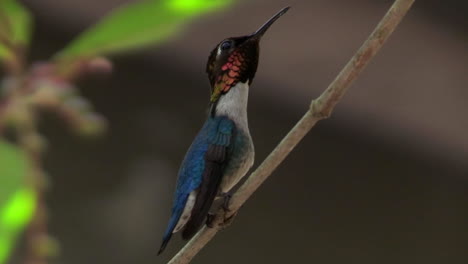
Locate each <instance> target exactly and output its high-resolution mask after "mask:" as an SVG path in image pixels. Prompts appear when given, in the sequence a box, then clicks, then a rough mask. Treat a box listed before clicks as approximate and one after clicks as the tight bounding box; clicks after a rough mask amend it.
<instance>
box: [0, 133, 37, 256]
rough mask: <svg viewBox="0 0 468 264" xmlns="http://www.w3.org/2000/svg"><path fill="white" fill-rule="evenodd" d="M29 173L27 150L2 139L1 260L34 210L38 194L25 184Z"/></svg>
mask: <svg viewBox="0 0 468 264" xmlns="http://www.w3.org/2000/svg"><path fill="white" fill-rule="evenodd" d="M26 173H27V160H26V157H25V155H24V153H23V152H22V151H21V150H19V149H18V148H16V147H15V146H13V145H11V144H9V143H7V142H5V141H2V140H1V139H0V264H3V263H5V262H6V260H7V258H8V256H9V254H10V251H11V249H12V248H13V245H14V243H15V240H16V238H17V236H18V234H19V233H20V232H21V231H22V230H23V228H24V227H25V225H26V224H27V223H28V222H29V220H30V219H31V217H32V214H33V212H34V207H35V196H34V192H33V191H32V190H29V189H28V188H26V187H25V180H26V179H25V177H26Z"/></svg>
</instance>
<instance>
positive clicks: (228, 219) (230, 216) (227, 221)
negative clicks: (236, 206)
mask: <svg viewBox="0 0 468 264" xmlns="http://www.w3.org/2000/svg"><path fill="white" fill-rule="evenodd" d="M236 215H237V211H235V212H232V211H224V214H223V221H222V222H221V223H220V224H219V226H220V229H226V228H228V227H229V226H230V225H231V224H232V223H233V222H234V218H236Z"/></svg>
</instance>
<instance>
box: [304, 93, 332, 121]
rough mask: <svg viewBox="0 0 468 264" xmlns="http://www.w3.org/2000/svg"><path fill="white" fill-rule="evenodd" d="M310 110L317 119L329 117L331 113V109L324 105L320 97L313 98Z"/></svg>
mask: <svg viewBox="0 0 468 264" xmlns="http://www.w3.org/2000/svg"><path fill="white" fill-rule="evenodd" d="M309 112H310V113H311V114H312V116H313V117H314V118H316V119H317V120H322V119H327V118H329V117H330V115H331V111H327V108H326V107H323V104H322V102H321V100H320V98H318V99H314V100H312V102H311V103H310V108H309Z"/></svg>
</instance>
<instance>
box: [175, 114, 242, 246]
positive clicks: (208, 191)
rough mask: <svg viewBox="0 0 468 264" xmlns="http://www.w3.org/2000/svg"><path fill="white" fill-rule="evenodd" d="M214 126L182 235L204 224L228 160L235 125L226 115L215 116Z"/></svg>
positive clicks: (191, 232) (189, 234) (186, 237)
mask: <svg viewBox="0 0 468 264" xmlns="http://www.w3.org/2000/svg"><path fill="white" fill-rule="evenodd" d="M212 120H216V121H215V123H216V128H215V129H213V131H214V133H213V134H211V135H210V137H209V138H208V149H207V151H206V153H205V167H204V170H203V175H202V181H201V184H200V187H199V188H198V193H197V198H196V200H195V204H194V206H193V209H192V214H191V216H190V219H189V221H188V222H187V224H186V225H185V228H184V231H183V232H182V237H183V238H184V239H189V238H191V237H192V236H193V235H194V234H195V233H196V232H197V231H198V230H199V229H200V227H201V226H202V225H203V224H204V221H205V218H206V216H207V215H208V212H209V210H210V207H211V205H212V204H213V201H214V199H215V197H216V195H217V194H218V188H219V185H220V183H221V179H222V176H223V172H224V168H225V167H226V164H227V162H228V161H229V156H230V154H231V151H230V150H231V149H232V142H233V140H232V139H233V137H234V133H235V125H234V122H233V121H232V120H230V119H229V118H227V117H215V118H212Z"/></svg>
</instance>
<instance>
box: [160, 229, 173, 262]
mask: <svg viewBox="0 0 468 264" xmlns="http://www.w3.org/2000/svg"><path fill="white" fill-rule="evenodd" d="M171 237H172V232H171V233H169V234H168V235H167V236H166V235H165V236H164V238H163V241H162V244H161V247H160V248H159V251H158V256H159V255H161V253H162V252H163V251H164V249H166V246H167V243H169V240H171Z"/></svg>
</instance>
